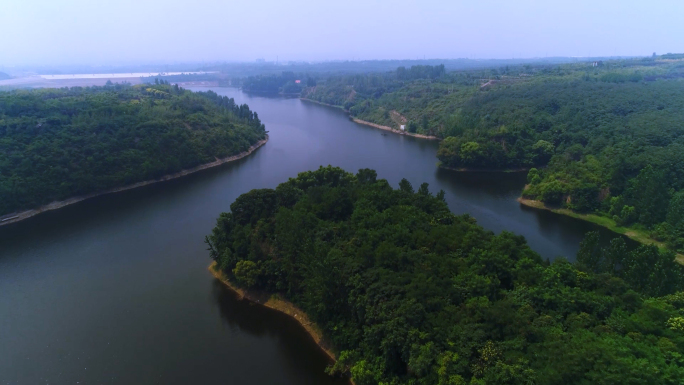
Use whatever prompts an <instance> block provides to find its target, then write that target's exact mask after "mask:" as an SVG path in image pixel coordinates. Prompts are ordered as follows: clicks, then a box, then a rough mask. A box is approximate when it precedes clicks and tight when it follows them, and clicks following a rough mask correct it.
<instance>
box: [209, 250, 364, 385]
mask: <svg viewBox="0 0 684 385" xmlns="http://www.w3.org/2000/svg"><path fill="white" fill-rule="evenodd" d="M208 270H209V272H211V274H212V275H213V276H214V277H215V278H216V279H218V280H219V281H221V282H222V283H223V284H224V285H226V286H227V287H228V288H229V289H230V290H232V291H233V292H235V293H237V294H238V296H239V298H240V299H246V300H248V301H250V302H253V303H256V304H258V305H261V306H265V307H267V308H269V309H273V310H276V311H279V312H281V313H283V314H286V315H288V316H290V317H291V318H294V320H295V321H297V322H298V323H299V324H300V325H301V326H302V327H303V328H304V330H306V332H307V334H309V335H310V336H311V338H313V340H314V341H315V342H316V344H317V345H318V347H319V348H320V349H321V350H322V351H323V352H324V353H325V354H326V355H327V356H328V357H329V358H330V359H332V360H333V361H336V360H337V356H336V355H335V353H333V352H332V350H331V347H330V346H329V344H328V343H327V342H326V341H325V339H324V337H323V332H321V330H320V328H319V327H318V325H316V324H315V323H314V322H312V321H310V320H309V317H308V316H307V315H306V313H305V312H304V311H303V310H301V309H299V308H298V307H297V306H295V305H294V304H293V303H292V302H290V301H288V300H286V299H284V298H282V297H281V296H280V295H278V294H270V293H267V292H259V291H255V290H249V289H241V288H239V287H237V286H235V285H234V284H233V283H232V282H230V280H229V279H228V277H226V275H225V274H223V272H222V271H218V270H216V262H212V263H211V265H209V267H208ZM349 382H350V384H354V382H353V381H352V380H349Z"/></svg>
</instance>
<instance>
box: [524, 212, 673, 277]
mask: <svg viewBox="0 0 684 385" xmlns="http://www.w3.org/2000/svg"><path fill="white" fill-rule="evenodd" d="M518 202H520V204H522V205H524V206H527V207H532V208H535V209H538V210H547V211H551V212H553V213H556V214H560V215H566V216H569V217H572V218H576V219H581V220H583V221H587V222H591V223H594V224H597V225H599V226H602V227H605V228H607V229H608V230H610V231H612V232H614V233H617V234H622V235H624V236H627V237H629V238H631V239H633V240H635V241H637V242H639V243H642V244H645V245H656V246H658V247H659V248H661V249H665V248H666V246H665V244H664V243H662V242H658V241H656V240H655V239H652V238H651V237H650V236H649V234H648V232H647V231H646V230H640V229H634V228H629V227H622V226H618V225H617V223H615V221H614V220H612V219H610V218H607V217H603V216H600V215H596V214H579V213H576V212H574V211H572V210H569V209H554V208H551V207H547V206H546V205H545V204H544V202H541V201H537V200H533V199H525V198H518ZM677 262H679V263H681V264H684V254H680V253H677Z"/></svg>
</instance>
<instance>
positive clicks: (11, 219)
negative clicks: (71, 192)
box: [0, 135, 268, 226]
mask: <svg viewBox="0 0 684 385" xmlns="http://www.w3.org/2000/svg"><path fill="white" fill-rule="evenodd" d="M266 142H268V135H266V138H265V139H262V140H260V141H258V142H256V143H254V144H253V145H252V146H251V147H250V148H249V149H247V151H244V152H241V153H239V154H237V155H232V156H229V157H227V158H222V159H216V160H215V161H213V162H210V163H204V164H201V165H199V166H195V167H192V168H188V169H185V170H181V171H178V172H176V173H173V174H167V175H164V176H162V177H160V178H157V179H151V180H146V181H142V182H137V183H133V184H130V185H126V186H122V187H113V188H110V189H107V190H104V191H99V192H95V193H90V194H86V195H79V196H75V197H71V198H68V199H65V200H63V201H55V202H50V203H48V204H46V205H43V206H40V207H38V208H35V209H31V210H25V211H21V212H17V213H10V214H7V215H5V216H6V218H5V219H4V220H0V226H3V225H8V224H10V223H17V222H19V221H23V220H24V219H28V218H31V217H33V216H36V215H38V214H40V213H44V212H46V211H51V210H57V209H61V208H62V207H66V206H69V205H72V204H74V203H78V202H81V201H84V200H86V199H90V198H95V197H98V196H101V195H107V194H113V193H117V192H121V191H126V190H132V189H134V188H138V187H142V186H147V185H150V184H153V183H159V182H165V181H168V180H171V179H176V178H180V177H183V176H186V175H189V174H193V173H196V172H198V171H202V170H206V169H208V168H212V167H216V166H220V165H222V164H225V163H229V162H232V161H235V160H238V159H242V158H244V157H246V156H247V155H249V154H251V153H253V152H254V151H255V150H256V149H258V148H259V147H261V146H263V145H264V144H266Z"/></svg>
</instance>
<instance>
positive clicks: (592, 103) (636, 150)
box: [302, 54, 684, 252]
mask: <svg viewBox="0 0 684 385" xmlns="http://www.w3.org/2000/svg"><path fill="white" fill-rule="evenodd" d="M302 95H303V97H305V98H307V99H311V100H315V101H319V102H322V103H327V104H331V105H337V106H341V107H343V108H344V109H346V110H347V111H349V114H350V115H351V116H352V117H353V118H354V119H361V120H365V121H369V122H372V123H375V124H379V125H384V126H390V127H394V128H398V127H399V125H405V127H406V129H407V130H408V131H409V132H411V133H418V134H424V135H432V136H437V137H440V138H443V140H442V141H441V142H440V147H439V151H438V153H437V157H438V158H439V160H440V163H441V166H442V167H446V168H452V169H458V170H487V171H489V170H500V171H507V170H529V178H528V180H529V185H528V186H527V188H526V189H525V191H524V192H522V196H523V197H524V198H525V200H523V202H525V204H528V205H531V206H533V207H545V208H549V209H553V210H554V211H556V212H559V213H569V214H573V215H574V216H576V217H579V218H582V219H585V220H590V221H592V222H594V223H597V224H600V225H603V226H606V227H608V228H610V229H612V230H614V231H617V232H620V233H623V234H626V235H629V236H631V237H632V238H634V239H637V240H639V241H641V242H647V243H649V242H650V243H657V244H660V245H661V246H667V247H668V248H670V249H672V250H677V251H679V252H684V55H674V54H668V55H662V56H653V57H647V58H637V59H628V60H613V61H597V62H585V63H573V64H560V65H536V66H535V65H520V66H506V67H502V68H491V69H486V70H470V71H456V72H446V71H445V70H444V67H443V66H413V67H410V68H404V67H400V68H398V69H397V70H396V71H393V72H387V73H375V74H365V75H358V74H357V75H348V76H335V77H330V78H328V79H323V80H319V81H317V82H316V85H315V86H311V87H307V88H305V89H304V90H303V92H302Z"/></svg>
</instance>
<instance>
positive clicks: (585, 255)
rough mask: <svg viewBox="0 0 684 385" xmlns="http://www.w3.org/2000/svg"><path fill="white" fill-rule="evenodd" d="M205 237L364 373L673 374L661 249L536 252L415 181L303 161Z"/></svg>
mask: <svg viewBox="0 0 684 385" xmlns="http://www.w3.org/2000/svg"><path fill="white" fill-rule="evenodd" d="M230 208H231V212H230V213H223V214H221V215H220V217H219V218H218V221H217V226H216V228H215V229H214V230H213V232H212V234H211V235H210V236H208V237H207V239H206V241H207V244H208V246H209V250H210V254H211V257H212V258H213V259H214V260H215V261H216V263H217V266H218V267H219V268H220V269H221V270H222V271H223V272H224V273H226V274H227V275H228V276H229V277H230V279H231V280H233V281H234V282H236V283H237V284H239V285H241V286H242V287H248V288H254V289H258V290H263V291H267V292H271V293H281V294H282V295H284V296H285V297H286V298H288V299H289V300H291V301H293V302H294V303H295V304H297V305H298V306H300V307H302V308H303V309H304V310H305V311H306V312H307V313H308V315H309V316H310V318H311V319H312V320H314V321H315V322H316V323H317V324H318V325H319V326H320V327H321V328H322V330H323V331H324V334H325V336H326V338H328V339H329V340H330V341H331V342H332V344H333V345H334V347H335V349H336V351H337V353H338V361H337V362H336V364H335V365H334V366H332V367H330V368H329V369H328V371H329V373H330V374H333V375H350V376H351V377H352V378H353V380H354V381H355V382H356V384H358V385H370V384H414V385H417V384H425V385H447V384H449V385H456V384H481V385H484V384H492V385H494V384H497V385H499V384H539V385H544V384H549V385H560V384H616V385H617V384H620V385H622V384H672V385H675V384H681V381H682V379H683V378H684V355H683V354H684V293H682V291H681V290H682V289H684V273H683V269H684V268H683V267H682V266H680V265H678V264H677V263H676V262H675V261H674V254H673V253H672V252H661V251H659V250H658V248H656V247H655V246H641V247H639V248H637V249H634V250H628V249H627V246H626V245H625V242H624V240H622V239H621V238H618V239H615V240H613V241H612V242H611V243H610V245H609V246H607V247H605V248H601V247H600V246H599V239H598V235H597V234H595V233H592V234H589V236H588V237H587V238H586V239H585V241H584V242H583V243H582V246H581V250H580V251H579V253H578V256H577V260H578V262H577V263H574V264H573V263H570V262H568V261H567V260H565V259H558V260H555V261H554V262H553V263H549V262H545V261H542V259H541V258H540V256H539V255H538V254H536V253H535V252H533V251H532V250H531V249H530V248H529V247H528V246H527V244H526V242H525V239H524V238H523V237H520V236H516V235H513V234H511V233H509V232H503V233H501V234H499V235H495V234H494V233H492V232H489V231H485V230H484V229H483V228H482V227H480V226H478V225H477V224H476V223H475V220H474V219H473V218H471V217H469V216H467V215H465V216H455V215H453V214H451V213H450V211H449V209H448V208H447V205H446V203H445V202H444V193H443V192H440V193H438V194H436V195H433V194H432V193H431V192H430V191H429V189H428V185H427V184H423V185H421V186H420V187H419V188H418V190H417V191H414V189H413V187H412V186H411V184H410V183H409V182H408V181H406V180H402V181H401V183H400V184H399V189H393V188H392V187H391V186H390V185H389V184H388V183H387V181H385V180H378V179H377V177H376V173H375V171H373V170H368V169H363V170H359V172H358V174H356V175H354V174H351V173H347V172H345V171H343V170H342V169H339V168H335V167H331V166H328V167H325V168H323V167H321V168H320V169H319V170H317V171H312V172H304V173H301V174H299V176H298V177H297V178H291V179H290V180H289V181H288V182H286V183H283V184H280V185H279V186H277V187H276V188H275V189H262V190H252V191H250V192H248V193H246V194H243V195H242V196H240V197H239V198H238V199H236V200H235V202H234V203H233V204H232V205H231V206H230Z"/></svg>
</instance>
